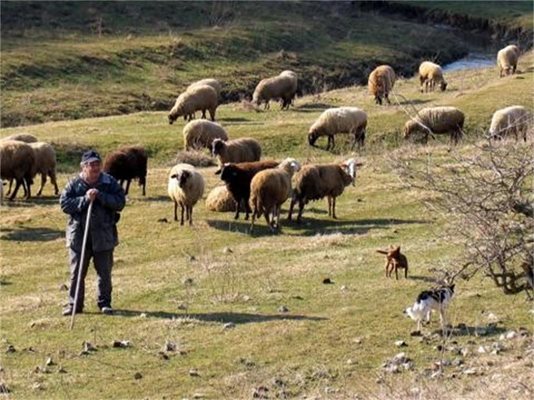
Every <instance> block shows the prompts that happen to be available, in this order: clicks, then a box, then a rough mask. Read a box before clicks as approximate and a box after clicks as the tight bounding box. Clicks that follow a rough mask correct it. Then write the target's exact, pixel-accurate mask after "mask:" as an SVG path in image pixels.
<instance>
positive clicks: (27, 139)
mask: <svg viewBox="0 0 534 400" xmlns="http://www.w3.org/2000/svg"><path fill="white" fill-rule="evenodd" d="M2 140H18V141H20V142H24V143H35V142H38V141H39V139H37V138H36V137H35V136H33V135H30V134H29V133H16V134H14V135H10V136H6V137H5V138H2Z"/></svg>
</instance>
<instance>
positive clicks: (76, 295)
mask: <svg viewBox="0 0 534 400" xmlns="http://www.w3.org/2000/svg"><path fill="white" fill-rule="evenodd" d="M91 211H93V201H92V200H91V202H90V203H89V208H88V209H87V219H86V220H85V230H84V232H83V241H82V255H81V257H80V261H79V262H78V277H77V278H76V293H75V295H74V304H73V305H72V317H71V319H70V330H71V331H72V328H73V327H74V316H75V315H76V307H77V306H78V294H79V293H80V283H81V282H82V270H83V261H84V260H85V248H86V247H87V236H88V235H89V223H90V222H91Z"/></svg>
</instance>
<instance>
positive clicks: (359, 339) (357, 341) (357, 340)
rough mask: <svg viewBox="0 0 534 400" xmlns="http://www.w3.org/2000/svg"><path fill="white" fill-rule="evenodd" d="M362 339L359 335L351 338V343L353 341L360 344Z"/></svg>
mask: <svg viewBox="0 0 534 400" xmlns="http://www.w3.org/2000/svg"><path fill="white" fill-rule="evenodd" d="M362 340H363V338H361V337H356V338H354V339H352V343H354V344H361V343H362Z"/></svg>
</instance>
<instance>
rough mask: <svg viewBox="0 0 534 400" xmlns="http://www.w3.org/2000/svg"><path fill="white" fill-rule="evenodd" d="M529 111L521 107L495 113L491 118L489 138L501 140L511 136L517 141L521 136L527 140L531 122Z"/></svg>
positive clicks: (503, 109)
mask: <svg viewBox="0 0 534 400" xmlns="http://www.w3.org/2000/svg"><path fill="white" fill-rule="evenodd" d="M530 120H531V115H530V113H529V111H528V110H527V109H526V108H525V107H523V106H510V107H506V108H502V109H500V110H497V111H495V113H494V114H493V117H492V118H491V125H490V128H489V135H490V137H491V138H502V137H504V136H507V135H511V134H513V135H514V136H515V139H516V140H517V138H518V136H523V140H525V141H526V140H527V131H528V126H529V123H530V122H531V121H530Z"/></svg>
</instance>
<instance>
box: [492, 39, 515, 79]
mask: <svg viewBox="0 0 534 400" xmlns="http://www.w3.org/2000/svg"><path fill="white" fill-rule="evenodd" d="M518 59H519V47H517V46H516V45H513V44H511V45H509V46H506V47H505V48H504V49H501V50H499V52H498V53H497V66H498V67H499V77H500V78H502V77H503V76H506V75H510V74H514V73H515V69H516V68H517V60H518Z"/></svg>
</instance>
